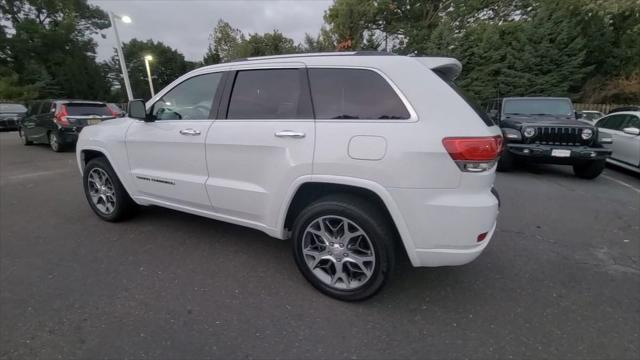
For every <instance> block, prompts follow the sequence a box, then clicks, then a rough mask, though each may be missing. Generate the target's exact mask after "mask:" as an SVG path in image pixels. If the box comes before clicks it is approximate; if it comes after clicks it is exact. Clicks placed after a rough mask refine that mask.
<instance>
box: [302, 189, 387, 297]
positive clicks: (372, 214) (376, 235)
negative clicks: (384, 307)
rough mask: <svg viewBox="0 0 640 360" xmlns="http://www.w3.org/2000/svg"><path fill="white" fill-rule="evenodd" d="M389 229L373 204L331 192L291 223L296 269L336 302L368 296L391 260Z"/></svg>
mask: <svg viewBox="0 0 640 360" xmlns="http://www.w3.org/2000/svg"><path fill="white" fill-rule="evenodd" d="M393 239H394V231H392V227H391V224H390V222H389V220H388V219H387V218H386V217H385V216H384V215H383V214H382V212H381V211H380V210H378V209H377V208H376V206H375V205H374V204H372V203H370V202H368V201H366V200H363V199H361V198H359V197H355V196H351V195H331V196H327V197H324V198H322V199H320V200H318V201H316V202H314V203H312V204H311V205H309V206H308V207H306V208H305V209H304V210H303V211H302V212H301V213H300V214H299V216H298V217H297V219H296V221H295V223H294V226H293V251H294V258H295V260H296V264H297V265H298V269H299V270H300V271H301V272H302V274H303V275H304V277H305V278H306V279H307V281H309V282H310V283H311V284H312V285H313V286H314V287H315V288H317V289H318V290H320V291H321V292H323V293H324V294H327V295H329V296H331V297H334V298H336V299H339V300H345V301H358V300H364V299H366V298H368V297H371V296H373V295H374V294H375V293H376V292H378V291H379V290H380V289H381V288H382V286H383V285H384V283H385V282H386V280H387V278H388V277H389V276H390V274H391V271H392V269H393V264H394V247H393Z"/></svg>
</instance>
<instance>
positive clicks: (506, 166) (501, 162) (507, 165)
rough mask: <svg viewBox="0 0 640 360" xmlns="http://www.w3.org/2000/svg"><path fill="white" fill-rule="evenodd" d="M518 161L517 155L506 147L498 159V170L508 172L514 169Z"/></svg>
mask: <svg viewBox="0 0 640 360" xmlns="http://www.w3.org/2000/svg"><path fill="white" fill-rule="evenodd" d="M515 163H516V158H515V155H513V154H512V153H510V152H509V150H507V149H504V150H503V151H502V155H500V159H498V167H497V170H498V171H501V172H507V171H511V170H513V168H514V166H515Z"/></svg>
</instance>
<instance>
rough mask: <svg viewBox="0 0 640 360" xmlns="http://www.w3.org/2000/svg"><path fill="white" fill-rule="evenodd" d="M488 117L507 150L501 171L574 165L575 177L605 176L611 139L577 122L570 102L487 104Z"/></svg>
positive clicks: (505, 100)
mask: <svg viewBox="0 0 640 360" xmlns="http://www.w3.org/2000/svg"><path fill="white" fill-rule="evenodd" d="M486 110H487V113H488V115H489V117H491V118H492V119H493V120H494V121H495V122H496V123H497V124H498V125H499V126H500V128H501V129H502V134H503V135H504V141H505V148H504V151H503V152H502V156H501V158H500V160H499V162H498V171H509V170H511V169H512V168H513V166H514V164H515V163H516V162H522V161H532V162H541V163H549V164H560V165H572V166H573V172H574V174H575V175H576V176H578V177H581V178H585V179H594V178H596V177H598V175H600V173H602V171H603V170H604V166H605V161H606V159H607V157H609V155H611V150H608V149H605V148H604V147H603V146H602V144H610V143H611V141H612V140H611V137H609V136H608V135H607V134H604V133H603V134H598V129H597V128H595V127H593V126H590V125H589V124H586V123H583V122H580V121H578V120H577V119H578V118H579V117H580V116H579V114H577V113H576V111H575V110H574V108H573V104H572V103H571V100H569V99H568V98H555V97H509V98H503V99H493V100H490V101H489V102H488V103H487V104H486Z"/></svg>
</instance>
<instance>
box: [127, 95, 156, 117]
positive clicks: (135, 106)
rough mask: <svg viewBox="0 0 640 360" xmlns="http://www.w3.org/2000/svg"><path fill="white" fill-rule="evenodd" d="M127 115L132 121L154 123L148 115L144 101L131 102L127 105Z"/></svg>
mask: <svg viewBox="0 0 640 360" xmlns="http://www.w3.org/2000/svg"><path fill="white" fill-rule="evenodd" d="M127 113H128V114H129V117H130V118H132V119H138V120H143V121H153V120H152V119H151V117H150V116H148V115H147V109H146V107H145V106H144V101H142V100H131V101H129V104H128V105H127Z"/></svg>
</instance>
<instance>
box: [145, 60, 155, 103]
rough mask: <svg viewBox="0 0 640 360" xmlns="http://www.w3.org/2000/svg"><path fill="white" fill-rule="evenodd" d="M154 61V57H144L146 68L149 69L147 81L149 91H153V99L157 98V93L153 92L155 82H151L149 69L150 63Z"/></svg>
mask: <svg viewBox="0 0 640 360" xmlns="http://www.w3.org/2000/svg"><path fill="white" fill-rule="evenodd" d="M151 60H153V56H151V55H146V56H145V57H144V66H146V68H147V79H149V90H151V97H154V96H155V92H154V91H153V81H151V68H150V67H149V61H151Z"/></svg>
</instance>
